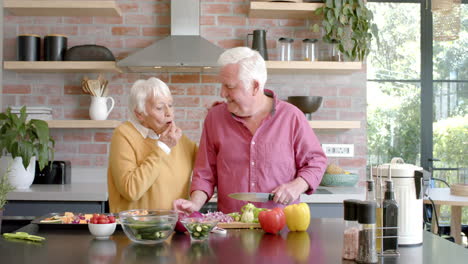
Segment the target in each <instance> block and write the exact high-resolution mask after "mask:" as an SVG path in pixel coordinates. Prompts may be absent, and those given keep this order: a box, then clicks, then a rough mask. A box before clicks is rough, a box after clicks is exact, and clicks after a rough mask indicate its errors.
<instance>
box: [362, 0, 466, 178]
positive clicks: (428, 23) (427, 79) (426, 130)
mask: <svg viewBox="0 0 468 264" xmlns="http://www.w3.org/2000/svg"><path fill="white" fill-rule="evenodd" d="M368 2H375V3H416V4H419V6H420V16H421V25H420V26H421V30H420V32H421V36H420V42H421V43H420V48H421V54H420V56H421V69H420V79H419V80H415V79H408V80H395V79H389V80H382V79H367V81H368V82H369V81H372V82H419V83H420V87H421V91H420V94H421V103H420V108H421V109H420V115H421V116H420V118H421V119H420V120H421V124H420V127H421V130H420V137H421V143H420V144H421V145H420V152H421V160H420V164H421V167H423V168H424V169H425V170H429V171H432V170H434V169H435V170H447V169H458V168H434V166H433V162H434V161H435V159H434V157H433V149H434V148H433V144H434V143H433V133H434V131H433V121H434V120H433V113H434V107H433V100H434V83H436V82H444V83H454V82H455V83H456V82H462V83H468V80H434V76H433V68H434V63H433V40H432V37H433V34H432V31H433V25H432V22H433V21H432V12H431V3H432V1H431V0H369V1H368ZM461 3H462V4H468V0H462V1H461Z"/></svg>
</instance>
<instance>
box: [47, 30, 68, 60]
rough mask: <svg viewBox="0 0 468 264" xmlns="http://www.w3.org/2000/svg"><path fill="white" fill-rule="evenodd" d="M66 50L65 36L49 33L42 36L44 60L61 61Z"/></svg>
mask: <svg viewBox="0 0 468 264" xmlns="http://www.w3.org/2000/svg"><path fill="white" fill-rule="evenodd" d="M65 52H67V36H65V35H58V34H51V35H47V36H45V37H44V60H46V61H63V58H64V57H65Z"/></svg>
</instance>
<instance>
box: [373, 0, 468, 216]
mask: <svg viewBox="0 0 468 264" xmlns="http://www.w3.org/2000/svg"><path fill="white" fill-rule="evenodd" d="M426 5H430V1H425V0H386V1H385V0H376V1H372V2H368V6H369V8H370V9H371V10H372V11H373V13H374V20H375V22H376V23H377V26H378V28H379V42H377V41H374V42H373V43H372V52H371V54H370V56H369V58H368V60H367V69H368V71H367V72H368V83H367V102H368V109H367V120H368V146H369V163H370V164H372V165H376V164H382V163H387V162H389V161H390V160H391V158H392V157H396V156H398V157H402V158H403V159H404V160H405V162H406V163H412V164H416V165H420V166H422V167H424V168H425V169H426V170H430V171H432V173H433V177H436V178H441V179H444V180H445V181H447V182H448V183H450V184H453V183H466V184H468V169H467V168H468V1H467V0H462V4H461V12H460V17H461V23H460V24H461V27H460V33H459V37H458V39H457V40H454V41H432V32H433V24H432V23H433V19H432V13H431V7H430V6H426ZM440 187H445V186H440ZM463 223H465V224H467V223H468V210H466V209H465V210H464V216H463Z"/></svg>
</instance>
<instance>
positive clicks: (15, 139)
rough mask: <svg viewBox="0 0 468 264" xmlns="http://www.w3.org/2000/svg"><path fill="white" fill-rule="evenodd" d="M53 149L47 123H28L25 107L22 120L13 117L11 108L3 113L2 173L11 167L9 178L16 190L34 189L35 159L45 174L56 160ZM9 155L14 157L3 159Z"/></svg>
mask: <svg viewBox="0 0 468 264" xmlns="http://www.w3.org/2000/svg"><path fill="white" fill-rule="evenodd" d="M54 145H55V142H54V140H53V139H52V138H51V137H50V136H49V126H48V125H47V122H45V121H43V120H37V119H31V120H29V121H28V120H27V114H26V107H25V106H24V107H22V108H21V110H20V115H19V116H18V115H17V114H14V113H11V108H7V110H6V111H5V112H4V113H0V155H2V158H1V164H0V170H2V169H3V170H4V169H5V168H7V167H9V166H11V172H10V173H8V177H9V179H10V183H11V184H12V185H13V186H14V187H15V188H17V189H26V188H29V186H31V184H32V182H33V180H34V172H35V168H36V164H35V163H36V159H37V160H38V163H39V169H41V170H42V169H43V168H44V167H45V165H46V164H47V163H48V162H49V161H52V160H53V158H54V149H53V147H54ZM6 153H9V154H10V155H11V157H10V155H4V154H6ZM0 173H1V171H0Z"/></svg>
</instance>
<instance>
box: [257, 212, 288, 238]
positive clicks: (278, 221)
mask: <svg viewBox="0 0 468 264" xmlns="http://www.w3.org/2000/svg"><path fill="white" fill-rule="evenodd" d="M258 221H259V222H260V226H261V227H262V229H263V231H265V232H267V233H271V234H276V233H278V232H279V231H281V229H283V227H284V226H285V225H286V217H285V216H284V212H283V209H281V208H275V209H273V210H267V211H261V212H260V213H259V214H258Z"/></svg>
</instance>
